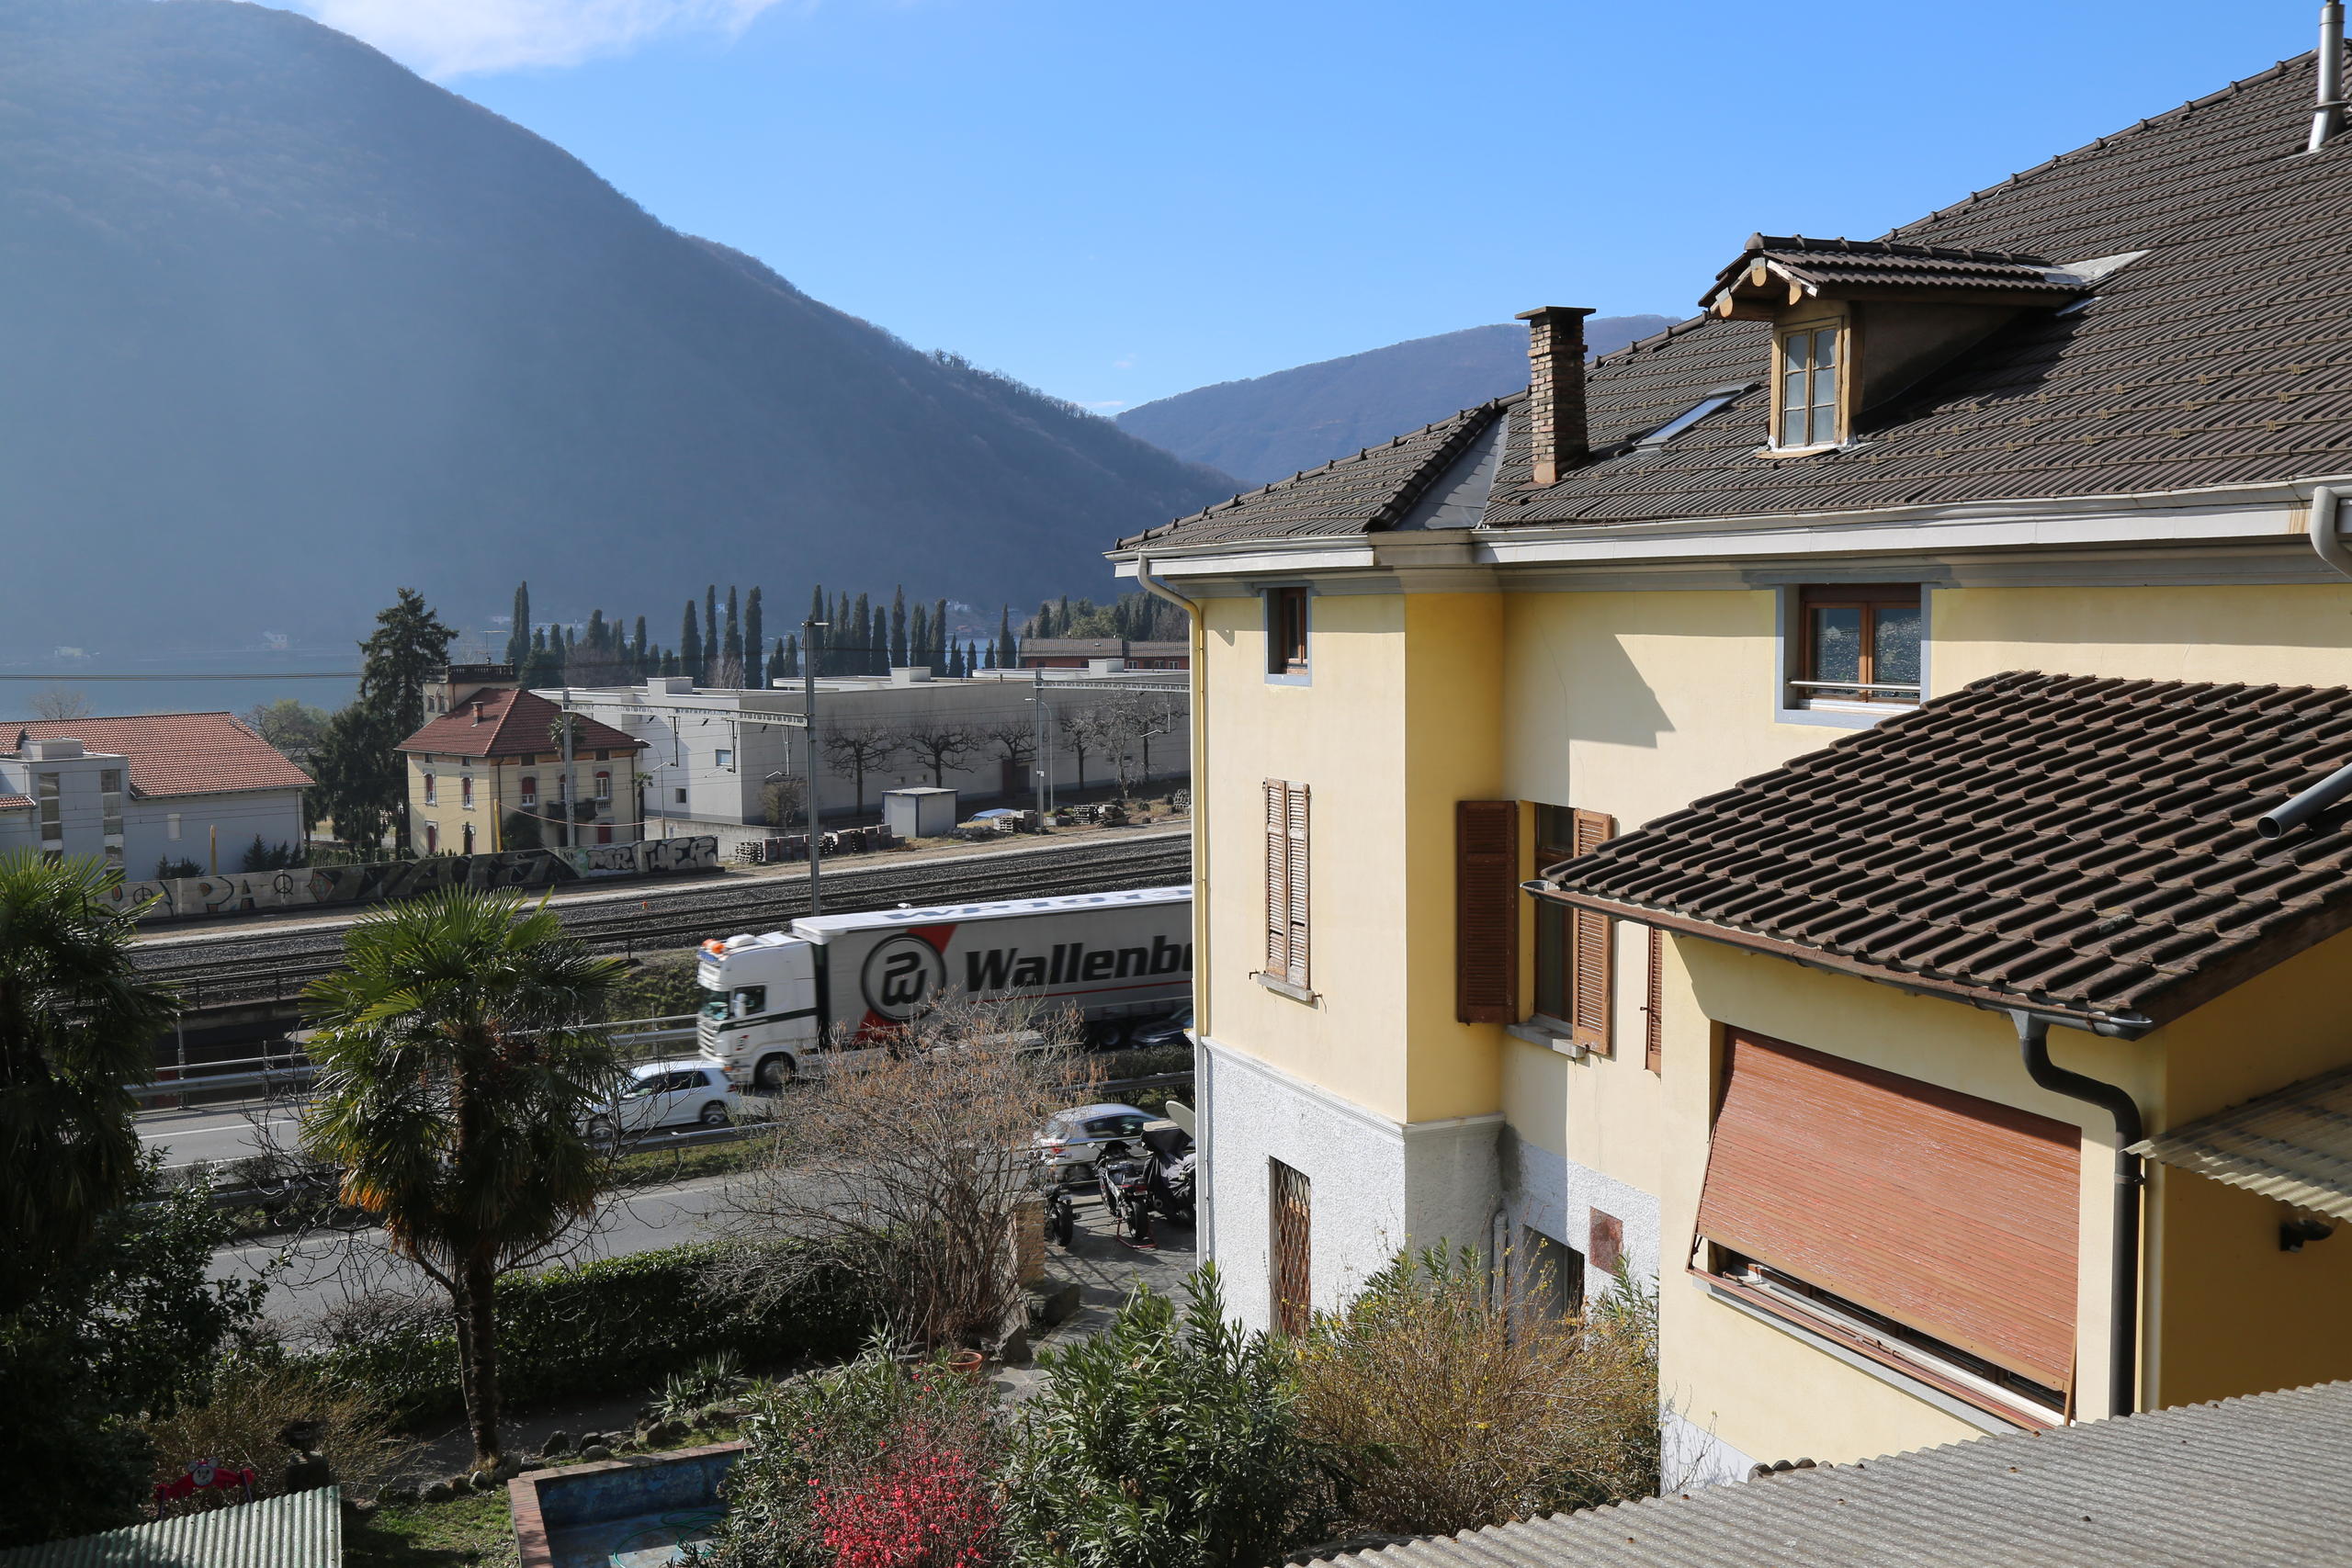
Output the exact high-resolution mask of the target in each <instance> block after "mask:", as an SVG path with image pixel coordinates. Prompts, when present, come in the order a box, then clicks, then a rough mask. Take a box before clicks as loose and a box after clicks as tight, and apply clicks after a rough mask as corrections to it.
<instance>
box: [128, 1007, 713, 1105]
mask: <svg viewBox="0 0 2352 1568" xmlns="http://www.w3.org/2000/svg"><path fill="white" fill-rule="evenodd" d="M694 1021H695V1015H694V1014H693V1013H690V1012H682V1013H672V1014H669V1015H667V1016H665V1017H662V1018H624V1019H616V1020H615V1021H612V1022H610V1023H594V1024H589V1025H587V1026H586V1027H587V1028H588V1030H589V1031H590V1032H595V1031H599V1030H612V1031H620V1030H628V1031H632V1032H629V1033H626V1034H624V1033H618V1032H616V1033H614V1034H613V1035H612V1036H611V1039H612V1043H614V1044H615V1045H617V1046H621V1047H624V1048H628V1047H634V1046H645V1045H658V1044H663V1043H674V1042H677V1041H680V1040H692V1039H693V1038H694V1037H695V1022H694ZM648 1024H662V1025H667V1026H669V1027H665V1028H658V1029H648V1028H646V1027H645V1026H646V1025H648ZM312 1033H313V1031H311V1030H304V1031H302V1032H300V1033H298V1034H293V1035H289V1036H288V1039H291V1040H295V1041H307V1040H309V1039H310V1037H311V1034H312ZM656 1055H661V1053H659V1052H655V1051H648V1052H645V1053H644V1054H643V1055H641V1056H632V1057H630V1058H629V1060H630V1061H631V1062H632V1063H633V1062H636V1061H639V1060H646V1059H650V1058H651V1057H653V1056H656ZM198 1066H201V1067H204V1068H208V1069H209V1068H212V1067H245V1068H249V1069H252V1070H250V1071H246V1072H226V1073H221V1072H211V1071H201V1072H188V1073H187V1074H185V1075H182V1074H181V1073H180V1069H178V1068H176V1067H165V1068H164V1069H163V1071H164V1072H165V1073H168V1074H172V1075H173V1076H171V1077H157V1078H153V1079H151V1080H150V1081H148V1082H146V1083H143V1084H135V1085H133V1086H132V1087H131V1090H130V1092H131V1095H132V1096H133V1098H135V1099H138V1100H162V1099H166V1098H169V1097H170V1096H173V1095H181V1096H187V1095H190V1094H211V1093H214V1092H216V1091H218V1090H223V1089H297V1088H300V1087H301V1086H302V1085H304V1084H307V1083H309V1082H310V1081H311V1074H312V1073H313V1072H314V1071H316V1069H315V1068H314V1067H313V1066H311V1063H310V1062H309V1061H307V1060H305V1059H303V1058H302V1057H301V1055H300V1053H299V1052H289V1053H288V1054H287V1055H283V1056H230V1057H226V1058H224V1059H222V1060H220V1061H218V1062H204V1063H199V1064H198Z"/></svg>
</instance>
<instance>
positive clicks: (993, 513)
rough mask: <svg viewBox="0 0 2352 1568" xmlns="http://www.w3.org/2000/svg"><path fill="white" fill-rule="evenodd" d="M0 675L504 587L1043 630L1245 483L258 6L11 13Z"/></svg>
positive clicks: (0, 314) (671, 607)
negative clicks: (743, 597)
mask: <svg viewBox="0 0 2352 1568" xmlns="http://www.w3.org/2000/svg"><path fill="white" fill-rule="evenodd" d="M0 107H5V112H0V279H5V287H0V530H5V532H4V533H0V538H5V541H6V556H5V559H6V568H5V570H0V646H6V647H9V648H20V647H24V646H27V645H40V646H43V647H45V646H47V645H48V644H49V643H51V642H66V643H76V644H82V645H86V646H92V647H101V648H107V649H117V650H121V649H126V648H127V647H129V646H132V645H136V644H144V645H147V646H155V645H165V644H175V643H186V642H190V641H195V642H206V643H209V644H210V645H211V646H214V647H220V646H233V645H234V644H235V643H237V642H250V641H251V640H252V636H251V630H250V628H254V627H256V626H266V627H269V628H272V629H275V630H280V631H291V632H294V633H296V634H297V635H298V636H303V635H309V636H328V635H333V636H337V637H340V636H344V635H346V634H348V633H351V632H353V631H355V630H356V629H357V626H358V620H357V617H359V616H361V615H364V614H365V613H368V612H371V611H372V610H374V609H375V608H376V607H378V606H379V605H381V604H385V603H387V602H389V601H390V597H391V592H392V589H393V587H394V585H395V584H400V583H405V584H413V585H414V586H416V587H418V588H421V589H423V590H424V592H425V593H426V594H427V596H428V597H430V598H431V599H432V600H433V601H434V602H435V604H441V605H443V606H445V607H446V608H447V610H448V611H449V612H450V613H451V614H452V615H456V616H458V617H461V618H464V619H467V620H469V621H472V622H473V623H474V624H480V621H481V617H482V616H483V615H486V614H487V613H488V612H491V611H493V610H502V609H503V608H504V607H505V605H506V603H507V599H508V596H509V595H510V594H511V593H512V592H513V590H514V584H515V580H516V579H517V578H519V577H523V576H526V575H527V576H528V577H529V578H530V580H531V586H532V590H533V593H534V595H535V600H536V602H537V604H540V605H542V606H547V607H551V608H569V607H571V606H574V605H576V606H579V607H580V608H581V609H582V611H584V609H585V608H586V607H587V606H589V605H592V604H602V605H604V606H605V607H606V608H607V609H608V610H616V611H619V610H626V611H628V612H630V613H636V612H639V611H642V612H644V613H646V614H648V615H650V616H651V617H652V618H653V626H654V628H655V636H656V637H660V638H662V639H664V640H667V639H668V638H669V637H673V636H674V635H675V632H676V616H677V615H678V607H679V606H680V605H681V604H683V603H684V599H685V597H686V596H687V594H689V593H690V592H691V593H696V594H698V593H699V592H701V590H702V588H703V586H704V585H705V584H706V583H707V582H710V581H713V580H714V579H715V580H717V581H740V582H752V581H758V582H761V583H763V584H764V585H765V586H766V588H767V591H768V594H769V599H768V603H769V604H770V605H771V606H782V607H783V608H785V609H786V610H787V611H789V612H792V613H793V614H794V615H796V616H797V611H798V608H799V606H800V605H801V604H806V603H807V594H808V592H809V584H810V583H811V582H812V581H820V580H821V581H824V582H826V583H828V584H831V585H835V586H848V587H852V588H856V589H865V588H869V587H872V586H876V585H879V586H881V587H883V588H885V589H886V590H887V588H888V585H889V584H890V583H892V582H895V581H904V582H905V584H906V585H907V588H908V590H909V591H910V592H912V593H915V594H917V595H919V596H921V597H923V598H930V597H934V596H936V595H939V594H942V593H944V594H948V595H950V596H954V597H959V598H964V599H967V600H968V601H970V602H973V603H975V604H980V605H984V606H991V607H992V606H993V605H994V604H996V603H997V602H998V601H1000V600H1008V599H1009V600H1011V601H1012V602H1013V603H1014V604H1034V603H1035V602H1036V600H1037V599H1038V598H1039V597H1040V596H1041V595H1042V594H1044V593H1046V592H1065V591H1074V592H1097V593H1099V592H1100V591H1101V588H1102V586H1103V565H1102V562H1101V558H1100V551H1101V550H1102V548H1103V544H1104V542H1105V541H1106V540H1109V539H1114V538H1116V537H1118V536H1120V535H1122V534H1127V533H1133V532H1136V530H1138V529H1142V528H1146V527H1149V526H1151V525H1155V524H1158V523H1163V522H1166V521H1167V520H1168V519H1169V518H1170V517H1173V516H1176V515H1179V514H1181V513H1187V512H1190V511H1193V510H1194V509H1195V508H1197V507H1199V506H1200V505H1202V504H1204V502H1208V501H1210V500H1212V499H1214V498H1216V497H1217V496H1220V495H1229V494H1231V493H1232V491H1233V490H1234V483H1233V481H1231V480H1230V479H1227V478H1226V477H1225V476H1223V475H1221V474H1213V473H1210V472H1207V471H1205V470H1204V469H1202V468H1198V467H1195V466H1193V465H1191V464H1188V463H1185V462H1182V461H1181V460H1179V459H1177V458H1175V457H1170V456H1169V455H1168V454H1166V453H1165V452H1162V451H1160V450H1159V449H1157V448H1155V447H1152V446H1148V445H1146V444H1145V443H1143V442H1141V441H1139V440H1136V439H1135V438H1134V437H1132V436H1129V435H1127V434H1124V433H1123V432H1121V431H1120V430H1118V429H1117V428H1116V427H1115V426H1114V425H1113V424H1111V423H1109V422H1107V421H1104V420H1101V419H1097V418H1095V417H1093V416H1091V415H1090V414H1087V413H1084V412H1081V411H1079V410H1077V409H1075V408H1072V407H1070V406H1069V405H1068V404H1065V403H1062V402H1060V401H1058V400H1053V399H1049V398H1046V397H1044V396H1043V395H1041V394H1039V393H1036V392H1035V391H1032V390H1030V389H1025V388H1023V387H1019V386H1017V385H1014V384H1012V383H1010V382H1007V381H1005V380H1003V379H1001V378H997V377H993V376H989V375H987V374H984V373H981V372H978V371H976V370H973V369H971V368H969V367H967V366H965V365H963V364H961V363H960V362H956V361H954V360H952V359H951V360H943V359H939V358H934V357H933V356H932V355H926V354H922V353H919V352H917V351H916V350H915V349H913V348H911V347H910V346H909V345H907V344H904V343H902V342H900V341H899V340H898V339H897V338H894V337H892V336H891V335H889V334H888V333H885V332H883V331H881V330H879V329H877V328H876V327H874V326H871V325H869V324H868V323H866V322H865V321H859V320H856V319H854V318H853V317H850V316H847V315H844V314H842V312H840V311H838V310H832V309H831V308H829V307H827V306H825V305H822V304H820V303H819V302H818V301H816V300H814V299H809V297H808V296H807V295H805V294H803V293H801V292H800V291H799V290H798V289H797V288H793V287H792V285H791V284H789V283H787V282H786V281H785V280H784V279H783V278H781V277H778V276H775V274H774V273H772V272H770V271H768V270H767V269H766V268H765V267H763V266H762V265H759V264H758V263H757V262H755V261H752V259H751V258H749V257H747V256H744V255H741V254H737V253H735V252H732V251H729V250H727V249H725V248H723V247H721V246H718V245H715V244H712V243H707V242H705V241H701V240H697V239H694V238H692V237H690V236H687V235H684V234H680V233H677V232H675V231H672V230H670V229H667V228H665V227H663V226H662V224H661V223H659V222H657V221H656V220H653V219H652V218H650V217H649V216H648V215H647V214H646V213H645V212H644V211H643V210H641V209H639V208H638V207H636V206H635V205H634V204H632V203H631V202H629V201H628V199H626V198H625V197H622V196H621V195H620V194H619V193H617V192H616V191H615V190H614V189H613V188H612V187H611V186H607V185H606V184H605V182H604V181H603V180H601V179H599V178H597V176H596V175H594V174H593V173H592V172H590V171H589V170H588V169H587V168H586V167H585V166H583V165H582V164H581V163H580V162H579V161H578V160H576V159H574V158H572V157H571V155H570V154H568V153H566V152H563V151H562V150H561V149H560V148H558V147H555V146H552V145H550V144H549V143H548V142H546V141H542V140H540V139H539V138H538V137H537V136H534V135H532V134H531V133H530V132H528V131H526V130H522V129H520V128H519V127H517V126H515V125H513V124H511V123H509V122H507V121H506V120H503V119H501V118H499V117H497V116H496V115H493V114H491V113H490V112H488V111H487V110H485V109H483V108H481V107H479V106H477V105H475V104H472V103H469V102H468V101H466V100H465V99H463V98H460V97H458V96H455V95H453V94H450V93H447V92H445V91H443V90H442V89H441V88H439V87H435V86H434V85H431V84H429V83H426V82H424V81H423V80H421V79H420V78H418V77H416V76H414V75H413V74H411V73H409V72H408V71H406V70H404V69H402V68H401V66H399V65H397V64H395V63H394V62H391V61H390V60H389V59H387V58H385V57H384V56H383V55H381V54H379V53H377V52H376V51H374V50H371V49H369V48H368V47H367V46H366V45H364V44H361V43H358V42H356V40H354V39H349V38H346V37H345V36H343V35H342V34H340V33H336V32H334V31H331V30H329V29H328V28H323V27H321V26H319V25H317V24H316V23H313V22H311V21H309V20H307V19H305V18H303V17H298V16H295V15H292V14H289V13H288V12H285V11H280V10H275V9H270V8H267V7H265V6H250V5H235V4H228V3H226V0H166V3H163V4H156V3H153V0H0ZM769 615H770V624H771V626H776V627H777V629H782V627H781V626H780V625H779V623H778V618H777V616H776V614H775V609H774V608H772V609H771V610H770V613H769ZM224 638H226V639H228V640H227V641H226V642H224Z"/></svg>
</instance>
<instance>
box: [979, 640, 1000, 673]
mask: <svg viewBox="0 0 2352 1568" xmlns="http://www.w3.org/2000/svg"><path fill="white" fill-rule="evenodd" d="M982 656H983V657H984V658H986V659H987V660H988V662H987V663H986V664H983V665H981V666H980V668H981V669H983V670H994V669H996V668H998V665H997V661H996V644H994V643H990V644H989V645H988V647H987V648H986V649H983V650H982Z"/></svg>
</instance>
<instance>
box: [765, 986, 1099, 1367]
mask: <svg viewBox="0 0 2352 1568" xmlns="http://www.w3.org/2000/svg"><path fill="white" fill-rule="evenodd" d="M1079 1033H1080V1025H1079V1021H1078V1019H1077V1018H1076V1017H1075V1016H1074V1015H1072V1014H1069V1013H1061V1012H1050V1011H1047V1010H1045V1009H1044V1008H1043V1007H1042V1006H1041V1005H1040V1004H1038V1003H1036V1002H1034V1001H1020V1000H1015V1001H1010V1002H976V1001H973V1000H970V999H969V998H964V997H962V996H949V997H946V998H943V999H942V1000H940V1001H939V1002H937V1003H936V1004H935V1005H933V1007H931V1008H930V1009H929V1010H926V1011H925V1012H923V1013H922V1015H920V1016H919V1017H918V1018H916V1019H915V1020H914V1021H912V1022H910V1023H909V1024H908V1025H906V1026H905V1028H904V1029H903V1031H902V1032H899V1033H898V1034H896V1035H894V1036H893V1037H891V1038H890V1039H889V1040H888V1041H887V1042H881V1043H876V1042H872V1041H866V1042H858V1041H854V1040H852V1039H850V1038H848V1037H846V1035H844V1034H837V1036H836V1042H835V1043H836V1048H837V1050H840V1051H841V1052H842V1055H840V1056H836V1057H835V1058H834V1061H835V1063H836V1066H834V1068H833V1070H832V1071H831V1073H830V1074H829V1075H828V1076H827V1078H826V1080H825V1081H824V1082H823V1083H822V1084H821V1085H815V1086H810V1087H809V1088H807V1089H804V1090H802V1091H799V1092H797V1093H796V1094H795V1095H794V1096H793V1102H792V1103H791V1104H790V1105H789V1106H788V1108H787V1109H786V1112H785V1113H784V1114H783V1115H781V1116H780V1117H779V1119H778V1122H777V1130H776V1133H775V1137H774V1139H773V1141H772V1142H771V1143H770V1145H768V1146H767V1148H766V1149H765V1150H764V1151H763V1155H762V1156H761V1159H760V1161H759V1163H758V1164H757V1165H755V1166H754V1168H752V1170H751V1172H750V1173H748V1174H747V1175H746V1176H744V1177H742V1178H741V1179H739V1180H738V1181H737V1183H736V1185H735V1186H734V1188H733V1189H732V1192H733V1197H734V1207H733V1209H732V1211H731V1213H729V1214H728V1215H727V1216H725V1218H724V1220H723V1221H722V1224H724V1226H725V1228H726V1229H727V1231H728V1232H729V1235H731V1236H732V1237H733V1238H734V1239H737V1240H740V1241H746V1242H752V1243H773V1242H779V1241H786V1240H794V1241H802V1242H807V1243H813V1244H814V1245H813V1246H809V1247H802V1248H800V1249H797V1250H787V1251H785V1252H783V1253H782V1254H781V1256H783V1257H784V1258H786V1259H790V1258H805V1259H807V1260H808V1263H809V1266H810V1267H830V1266H841V1265H846V1266H847V1267H849V1268H851V1269H855V1270H856V1271H858V1273H859V1274H860V1275H861V1276H862V1277H863V1279H864V1281H865V1285H866V1286H867V1287H868V1288H869V1289H870V1290H871V1291H872V1292H873V1293H874V1299H875V1300H876V1301H877V1302H879V1303H882V1304H883V1310H884V1312H885V1313H886V1314H888V1316H889V1318H890V1319H891V1325H892V1328H893V1330H894V1332H895V1333H897V1334H898V1335H899V1337H902V1338H905V1339H910V1340H916V1341H920V1342H922V1344H925V1345H930V1346H942V1345H971V1344H978V1343H980V1342H982V1341H986V1340H989V1339H993V1338H995V1337H997V1336H998V1335H999V1334H1001V1332H1003V1329H1004V1326H1005V1325H1006V1323H1007V1321H1008V1319H1009V1318H1010V1316H1011V1314H1012V1313H1013V1312H1014V1310H1015V1309H1016V1308H1017V1306H1018V1305H1019V1303H1020V1299H1021V1287H1020V1281H1019V1280H1017V1279H1016V1278H1015V1258H1014V1236H1013V1226H1014V1224H1015V1223H1016V1221H1017V1220H1018V1218H1019V1217H1020V1216H1021V1215H1022V1214H1023V1213H1025V1212H1030V1210H1031V1200H1032V1199H1034V1198H1035V1196H1036V1195H1037V1194H1039V1193H1040V1192H1041V1191H1042V1190H1043V1187H1042V1183H1043V1179H1044V1168H1043V1166H1042V1165H1041V1164H1040V1162H1039V1159H1038V1155H1037V1148H1036V1143H1035V1139H1036V1135H1037V1133H1038V1131H1039V1130H1040V1129H1041V1128H1042V1127H1043V1126H1044V1125H1045V1122H1046V1118H1048V1117H1050V1116H1051V1115H1052V1114H1053V1113H1054V1112H1055V1111H1059V1110H1062V1109H1064V1108H1065V1107H1067V1106H1069V1105H1072V1104H1076V1103H1082V1102H1084V1101H1085V1100H1089V1099H1091V1092H1090V1091H1091V1086H1092V1084H1093V1082H1094V1080H1095V1078H1096V1077H1098V1076H1099V1069H1098V1068H1096V1067H1094V1066H1092V1065H1091V1063H1090V1062H1089V1061H1088V1060H1087V1058H1085V1057H1084V1056H1082V1055H1079V1054H1078V1053H1077V1052H1076V1050H1075V1046H1076V1043H1077V1041H1078V1038H1079ZM861 1045H866V1046H874V1047H876V1048H873V1049H858V1047H859V1046H861ZM738 1255H739V1256H741V1257H742V1258H746V1259H748V1260H750V1261H747V1262H746V1263H745V1265H744V1266H742V1267H741V1268H740V1269H736V1270H733V1271H731V1272H729V1274H728V1275H727V1276H726V1278H725V1282H726V1283H727V1284H729V1285H730V1286H731V1287H733V1288H736V1289H740V1290H742V1291H744V1292H747V1293H749V1294H752V1295H753V1296H754V1297H756V1296H758V1295H760V1294H761V1293H762V1292H773V1291H775V1290H779V1289H783V1288H786V1286H787V1285H788V1283H789V1280H788V1278H786V1277H785V1276H784V1275H783V1274H780V1272H779V1269H778V1265H777V1261H776V1260H777V1258H778V1257H779V1253H778V1251H776V1250H775V1249H771V1248H763V1247H754V1248H751V1249H748V1250H744V1249H739V1253H738Z"/></svg>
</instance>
